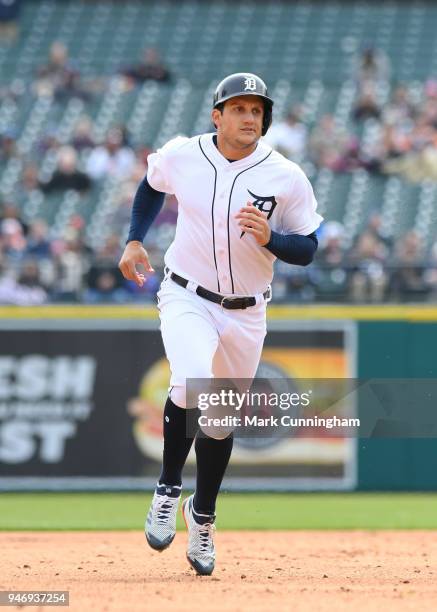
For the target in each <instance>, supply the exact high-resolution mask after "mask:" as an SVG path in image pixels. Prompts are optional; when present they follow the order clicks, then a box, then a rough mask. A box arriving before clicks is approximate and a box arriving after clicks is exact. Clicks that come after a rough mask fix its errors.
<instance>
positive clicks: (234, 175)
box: [147, 134, 322, 296]
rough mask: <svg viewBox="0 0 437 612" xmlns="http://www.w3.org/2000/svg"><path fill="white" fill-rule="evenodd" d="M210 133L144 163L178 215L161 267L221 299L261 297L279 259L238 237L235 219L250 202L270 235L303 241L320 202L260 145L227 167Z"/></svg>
mask: <svg viewBox="0 0 437 612" xmlns="http://www.w3.org/2000/svg"><path fill="white" fill-rule="evenodd" d="M213 135H214V134H203V135H202V136H195V137H193V138H182V137H177V138H174V139H173V140H170V141H169V142H168V143H167V144H166V145H164V146H163V147H162V148H161V149H158V151H157V152H156V153H152V154H151V155H149V158H148V172H147V179H148V181H149V184H150V185H151V186H152V187H153V188H154V189H156V190H157V191H162V192H165V193H169V194H174V195H175V196H176V198H177V200H178V204H179V213H178V221H177V225H176V234H175V238H174V241H173V243H172V244H171V245H170V247H169V249H168V251H167V253H166V254H165V258H164V261H165V264H166V265H167V266H168V268H170V270H172V271H173V272H176V273H177V274H179V275H180V276H182V277H184V278H186V279H188V280H190V281H193V282H194V283H197V284H199V285H202V286H203V287H206V288H207V289H209V290H211V291H215V292H218V293H221V294H223V295H237V296H251V295H255V294H260V293H263V292H264V291H265V290H266V289H267V287H268V286H269V284H270V282H271V280H272V277H273V263H274V261H275V259H276V257H275V256H274V255H273V254H272V253H270V251H269V250H268V249H266V248H264V247H261V246H260V245H258V244H257V242H256V240H255V238H254V237H253V236H251V235H250V234H248V233H245V232H242V231H241V227H240V226H239V225H238V220H237V219H235V215H236V214H237V213H238V212H239V211H240V209H241V207H242V206H245V205H246V204H247V202H248V201H250V202H252V203H253V204H254V206H257V207H258V208H259V209H260V210H261V211H262V212H264V214H265V215H266V217H267V219H268V222H269V225H270V227H271V229H272V230H274V231H276V232H279V233H281V234H301V235H308V234H310V233H312V232H314V231H315V230H316V229H317V228H318V227H319V225H320V223H321V221H322V217H321V216H320V215H319V214H317V212H316V207H317V203H316V200H315V197H314V193H313V190H312V187H311V184H310V182H309V181H308V179H307V177H306V176H305V174H304V172H303V171H302V170H301V169H300V168H299V166H297V165H296V164H294V163H293V162H291V161H289V160H287V159H286V158H285V157H283V156H282V155H280V154H279V153H277V152H276V151H273V150H272V148H271V147H270V146H268V145H267V144H266V143H264V142H263V141H259V142H258V145H257V147H256V149H255V151H254V152H253V153H252V154H251V155H249V156H247V157H244V158H243V159H240V160H238V161H234V162H229V161H228V160H227V159H226V158H225V157H223V155H222V154H221V153H220V152H219V150H218V149H217V147H216V146H215V144H214V142H213Z"/></svg>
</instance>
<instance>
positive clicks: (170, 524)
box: [119, 73, 322, 575]
mask: <svg viewBox="0 0 437 612" xmlns="http://www.w3.org/2000/svg"><path fill="white" fill-rule="evenodd" d="M272 107H273V100H272V99H271V98H270V97H269V95H268V92H267V87H266V85H265V83H264V82H263V81H262V80H261V79H260V78H259V77H258V76H256V75H254V74H249V73H238V74H232V75H230V76H228V77H226V78H225V79H224V80H223V81H221V83H220V84H219V85H218V86H217V89H216V91H215V94H214V102H213V110H212V114H211V117H212V121H213V123H214V125H215V127H216V130H217V131H216V133H209V134H202V135H201V136H195V137H193V138H182V137H177V138H174V139H173V140H170V141H169V142H168V143H167V144H165V145H164V146H163V147H162V148H161V149H159V150H158V151H157V152H156V153H152V154H151V155H149V158H148V171H147V176H146V177H145V178H144V179H143V181H142V182H141V184H140V185H139V187H138V191H137V193H136V196H135V199H134V203H133V209H132V218H131V227H130V232H129V237H128V241H127V245H126V248H125V251H124V253H123V256H122V258H121V260H120V264H119V267H120V270H121V271H122V273H123V275H124V277H125V278H127V279H129V280H132V281H135V282H136V283H137V285H139V286H142V285H143V283H144V282H145V281H146V274H147V273H150V272H153V269H152V267H151V265H150V262H149V258H148V255H147V252H146V251H145V249H144V248H143V244H142V243H143V240H144V237H145V235H146V232H147V231H148V229H149V228H150V226H151V225H152V223H153V220H154V219H155V218H156V216H157V214H158V213H159V211H160V209H161V207H162V204H163V201H164V194H166V193H168V194H175V196H176V198H177V200H178V204H179V214H178V221H177V225H176V234H175V238H174V241H173V243H172V244H171V246H170V247H169V249H168V251H167V252H166V254H165V258H164V261H165V266H166V267H165V276H164V280H163V281H162V284H161V287H160V290H159V292H158V309H159V313H160V320H161V332H162V338H163V342H164V347H165V351H166V355H167V358H168V360H169V362H170V369H171V379H170V391H169V396H168V399H167V402H166V404H165V407H164V419H163V428H164V450H163V465H162V472H161V475H160V477H159V480H158V483H157V486H156V490H155V493H154V496H153V501H152V504H151V507H150V510H149V512H148V515H147V519H146V525H145V532H146V537H147V541H148V543H149V545H150V546H151V547H152V548H153V549H155V550H158V551H162V550H164V549H165V548H167V547H168V546H169V545H170V544H171V543H172V541H173V539H174V537H175V534H176V514H177V508H178V505H179V501H180V497H181V490H182V469H183V467H184V464H185V461H186V458H187V456H188V453H189V451H190V448H191V446H192V443H193V436H189V435H187V430H193V426H194V428H196V427H197V418H198V409H197V407H195V406H190V405H187V401H186V393H185V384H186V379H188V378H197V379H199V378H200V379H211V378H212V377H218V378H232V379H236V378H245V379H252V378H253V377H254V376H255V373H256V370H257V367H258V363H259V360H260V356H261V350H262V347H263V342H264V337H265V335H266V304H267V301H268V300H269V299H270V283H271V280H272V277H273V263H274V261H275V259H276V258H279V259H281V260H283V261H285V262H288V263H291V264H297V265H302V266H305V265H307V264H309V263H310V262H311V261H312V259H313V256H314V253H315V251H316V249H317V238H316V235H315V230H316V229H317V228H318V227H319V225H320V222H321V221H322V217H321V216H320V215H318V214H317V212H316V206H317V204H316V200H315V198H314V194H313V190H312V188H311V185H310V183H309V181H308V179H307V177H306V176H305V174H304V172H303V171H302V170H301V169H300V168H299V167H298V166H297V165H296V164H294V163H293V162H291V161H289V160H287V159H285V158H284V157H283V156H282V155H280V154H279V153H277V152H275V151H273V150H272V149H271V148H270V147H269V146H267V145H266V144H265V143H264V142H263V141H262V140H260V139H261V136H264V135H265V134H266V132H267V130H268V129H269V126H270V124H271V121H272ZM139 265H142V266H143V268H144V270H145V273H143V272H141V271H140V270H138V268H137V266H139ZM232 444H233V436H232V434H230V435H228V436H227V437H225V438H222V439H216V438H214V437H210V436H209V435H204V434H202V435H199V433H198V434H197V435H196V437H195V442H194V445H195V453H196V463H197V473H196V490H195V493H194V495H191V496H190V497H188V498H187V499H186V500H185V501H184V503H183V505H182V512H183V516H184V519H185V523H186V525H187V528H188V549H187V558H188V561H189V563H190V564H191V566H192V567H193V568H194V569H195V570H196V572H197V573H198V574H200V575H210V574H211V573H212V572H213V570H214V564H215V549H214V541H213V536H214V529H215V527H214V522H215V505H216V499H217V495H218V492H219V489H220V486H221V483H222V479H223V476H224V473H225V470H226V468H227V465H228V462H229V458H230V456H231V451H232Z"/></svg>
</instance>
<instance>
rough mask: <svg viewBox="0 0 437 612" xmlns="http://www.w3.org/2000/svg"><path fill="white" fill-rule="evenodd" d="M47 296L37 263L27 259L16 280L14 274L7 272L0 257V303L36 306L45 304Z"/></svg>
mask: <svg viewBox="0 0 437 612" xmlns="http://www.w3.org/2000/svg"><path fill="white" fill-rule="evenodd" d="M47 298H48V296H47V292H46V290H45V288H44V286H43V285H42V283H41V280H40V277H39V269H38V265H37V263H35V262H33V261H25V262H24V264H23V267H22V269H21V273H20V275H19V277H18V279H17V280H16V279H15V278H14V276H13V275H12V274H9V275H8V274H6V272H5V269H4V263H3V264H2V261H1V258H0V304H13V305H17V306H35V305H39V304H44V303H45V302H46V301H47Z"/></svg>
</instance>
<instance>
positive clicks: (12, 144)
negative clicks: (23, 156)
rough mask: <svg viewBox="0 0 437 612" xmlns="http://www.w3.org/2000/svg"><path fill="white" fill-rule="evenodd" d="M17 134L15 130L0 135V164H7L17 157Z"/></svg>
mask: <svg viewBox="0 0 437 612" xmlns="http://www.w3.org/2000/svg"><path fill="white" fill-rule="evenodd" d="M16 137H17V135H16V133H15V131H14V130H11V129H9V130H6V131H5V132H3V134H0V162H7V161H9V160H10V159H12V158H13V157H17V156H18V153H17V145H16Z"/></svg>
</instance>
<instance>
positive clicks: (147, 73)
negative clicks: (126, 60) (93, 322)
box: [121, 47, 170, 85]
mask: <svg viewBox="0 0 437 612" xmlns="http://www.w3.org/2000/svg"><path fill="white" fill-rule="evenodd" d="M121 74H123V75H124V76H125V77H126V78H127V79H128V80H129V81H131V82H133V83H134V84H140V85H141V84H142V83H144V81H147V80H152V81H158V82H159V83H167V82H168V81H169V80H170V72H169V70H168V68H167V67H166V66H165V65H164V63H163V62H162V60H161V58H160V57H159V53H158V51H157V50H156V49H155V48H153V47H149V48H148V49H145V51H144V55H143V59H142V60H141V61H140V62H138V63H136V64H133V65H131V66H126V67H125V68H123V69H122V70H121Z"/></svg>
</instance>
